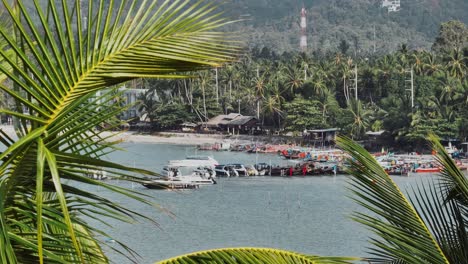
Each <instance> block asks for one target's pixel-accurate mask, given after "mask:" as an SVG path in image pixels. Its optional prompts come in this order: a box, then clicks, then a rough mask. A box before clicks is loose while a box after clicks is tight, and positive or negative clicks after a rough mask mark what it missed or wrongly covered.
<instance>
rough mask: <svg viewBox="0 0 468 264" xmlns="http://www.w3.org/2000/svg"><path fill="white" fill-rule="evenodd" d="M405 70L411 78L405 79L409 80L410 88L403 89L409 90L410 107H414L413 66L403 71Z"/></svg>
mask: <svg viewBox="0 0 468 264" xmlns="http://www.w3.org/2000/svg"><path fill="white" fill-rule="evenodd" d="M405 72H407V73H410V77H411V79H409V80H405V81H406V82H410V84H411V88H410V89H405V90H406V91H410V92H411V108H414V74H413V67H411V69H410V70H408V71H405Z"/></svg>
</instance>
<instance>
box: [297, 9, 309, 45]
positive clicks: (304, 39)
mask: <svg viewBox="0 0 468 264" xmlns="http://www.w3.org/2000/svg"><path fill="white" fill-rule="evenodd" d="M306 15H307V11H306V9H305V7H302V10H301V41H300V44H299V45H300V48H301V50H302V51H306V50H307V17H306Z"/></svg>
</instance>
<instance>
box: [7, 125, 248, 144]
mask: <svg viewBox="0 0 468 264" xmlns="http://www.w3.org/2000/svg"><path fill="white" fill-rule="evenodd" d="M0 129H1V130H2V131H3V132H5V133H6V134H7V135H8V136H10V137H13V138H16V133H15V131H14V128H13V126H11V125H0ZM102 136H103V137H109V140H110V141H122V142H129V143H150V144H174V145H202V144H214V143H220V142H226V143H240V144H243V143H252V141H253V140H252V139H245V138H238V137H235V136H234V137H232V136H229V135H220V134H194V133H171V132H161V133H158V134H153V135H149V134H140V133H138V132H135V131H116V132H111V131H104V132H102Z"/></svg>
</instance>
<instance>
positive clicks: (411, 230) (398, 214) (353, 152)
mask: <svg viewBox="0 0 468 264" xmlns="http://www.w3.org/2000/svg"><path fill="white" fill-rule="evenodd" d="M337 143H338V146H339V147H340V148H342V149H343V150H344V151H345V152H347V153H348V154H349V155H350V156H351V158H350V159H349V162H350V165H351V166H350V169H349V170H348V172H349V173H350V174H351V175H352V176H353V177H352V180H351V186H352V193H353V194H354V196H355V198H353V199H354V200H355V201H356V202H357V203H358V204H360V205H361V206H363V207H364V208H365V209H366V210H368V213H360V212H357V213H355V214H354V216H353V219H354V220H355V221H357V222H359V223H361V224H363V225H365V226H367V227H368V228H370V230H372V231H373V232H374V233H375V234H376V235H377V237H378V238H376V239H373V240H372V241H371V243H372V244H373V245H374V246H375V248H372V249H371V253H373V254H374V255H376V256H379V258H382V259H387V260H391V261H404V262H406V263H449V261H448V259H447V257H446V256H445V254H444V253H443V251H442V249H441V248H440V246H439V244H438V242H437V239H436V238H435V237H434V236H433V235H432V234H431V232H430V230H429V227H428V226H427V224H426V223H425V222H424V221H423V219H422V217H421V216H420V215H419V214H418V212H417V210H416V209H415V208H414V206H413V205H412V204H411V203H410V201H409V200H408V199H407V198H406V197H405V196H404V195H403V193H402V192H401V190H400V189H399V187H398V186H397V185H396V184H395V182H393V180H392V179H391V178H390V177H389V175H388V174H387V173H386V172H385V171H384V169H383V168H382V167H381V166H380V165H379V164H378V162H377V161H376V160H375V158H374V157H372V156H371V155H370V154H369V153H368V152H367V151H366V150H365V149H364V148H363V147H361V146H360V145H358V144H357V143H355V142H353V141H352V140H350V139H348V138H345V137H340V138H339V139H338V140H337Z"/></svg>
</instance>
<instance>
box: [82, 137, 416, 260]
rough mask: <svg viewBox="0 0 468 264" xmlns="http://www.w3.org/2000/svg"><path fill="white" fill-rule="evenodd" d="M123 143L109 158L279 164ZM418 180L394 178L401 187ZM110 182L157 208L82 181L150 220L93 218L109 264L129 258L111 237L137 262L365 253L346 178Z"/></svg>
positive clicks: (142, 163) (144, 164)
mask: <svg viewBox="0 0 468 264" xmlns="http://www.w3.org/2000/svg"><path fill="white" fill-rule="evenodd" d="M122 147H123V148H125V149H126V150H127V151H126V152H118V153H114V154H112V155H110V156H109V157H108V158H109V160H112V161H114V162H119V163H121V164H124V165H129V166H136V167H140V168H145V169H150V170H155V171H158V170H160V169H161V166H163V165H164V164H165V163H166V162H167V161H168V160H172V159H183V158H184V157H185V156H187V155H194V154H199V155H212V156H213V157H214V158H215V159H217V160H218V161H219V162H220V163H233V162H239V163H244V164H254V163H255V162H266V163H269V162H271V163H273V164H277V163H280V162H284V161H281V159H280V158H279V157H278V156H276V155H272V154H261V155H260V154H259V155H256V154H247V153H239V152H200V151H199V152H196V150H195V148H194V147H187V146H178V145H165V144H147V143H146V144H143V143H125V144H122ZM418 178H419V176H418V177H416V176H415V177H394V179H395V181H396V182H397V183H398V184H399V185H400V186H403V187H405V186H406V185H411V184H413V183H414V182H415V181H417V179H418ZM114 184H117V185H119V186H123V187H127V188H133V189H134V190H136V191H139V192H141V193H143V194H145V195H149V196H150V197H151V198H150V200H151V201H153V202H156V203H158V204H159V205H160V206H161V208H159V209H158V208H154V207H151V206H148V205H144V204H142V203H139V202H137V201H134V200H131V199H127V198H124V197H121V196H119V195H115V194H113V193H110V192H108V191H106V190H103V189H102V188H101V189H99V188H98V187H87V188H94V189H93V190H92V191H96V192H99V194H100V195H103V196H105V197H109V198H110V199H112V200H113V201H115V202H119V203H120V204H122V205H124V206H126V207H128V208H131V209H132V210H134V211H137V212H139V213H142V214H145V215H147V216H149V217H150V218H151V219H153V220H155V221H156V222H157V225H155V224H154V223H150V222H148V221H143V220H142V221H139V222H137V223H133V224H127V223H122V222H115V221H107V220H106V221H107V223H108V224H109V226H106V225H103V224H99V223H96V225H97V227H98V228H100V229H102V230H104V231H106V232H107V233H108V234H110V235H111V236H112V238H113V239H115V240H111V239H109V238H101V240H102V241H103V245H104V248H105V250H106V252H107V253H108V255H109V257H110V259H111V261H112V262H114V263H131V262H130V261H129V260H127V259H126V258H124V257H123V256H121V255H119V254H116V253H115V252H112V251H110V250H109V249H108V247H117V248H119V247H118V245H117V243H116V242H115V241H120V242H123V243H125V244H126V245H127V246H129V247H130V248H132V249H133V250H135V251H136V253H138V254H139V256H138V257H136V259H135V260H136V262H137V263H154V262H156V261H159V260H163V259H166V258H170V257H174V256H177V255H181V254H186V253H190V252H194V251H199V250H207V249H214V248H225V247H270V248H280V249H287V250H293V251H297V252H302V253H305V254H313V255H324V256H325V255H329V256H367V255H366V252H367V250H368V249H367V247H368V246H369V245H370V244H369V243H368V242H367V241H368V239H369V236H370V235H371V234H370V233H369V231H367V230H366V229H365V228H364V227H362V226H361V225H359V224H357V223H355V222H353V221H352V220H351V219H350V216H351V214H352V212H353V211H357V210H361V211H362V209H361V208H360V207H359V206H358V205H357V204H356V203H354V202H353V201H352V200H351V199H350V198H348V197H347V196H349V195H351V192H350V191H349V190H348V189H347V188H348V187H350V185H349V179H348V177H347V176H340V175H339V176H336V177H335V176H308V177H291V178H289V177H285V178H280V177H239V178H220V179H218V184H216V185H212V186H202V187H201V188H199V189H195V190H184V191H167V190H151V189H146V188H145V187H143V186H141V185H135V184H131V183H126V182H118V181H114Z"/></svg>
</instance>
